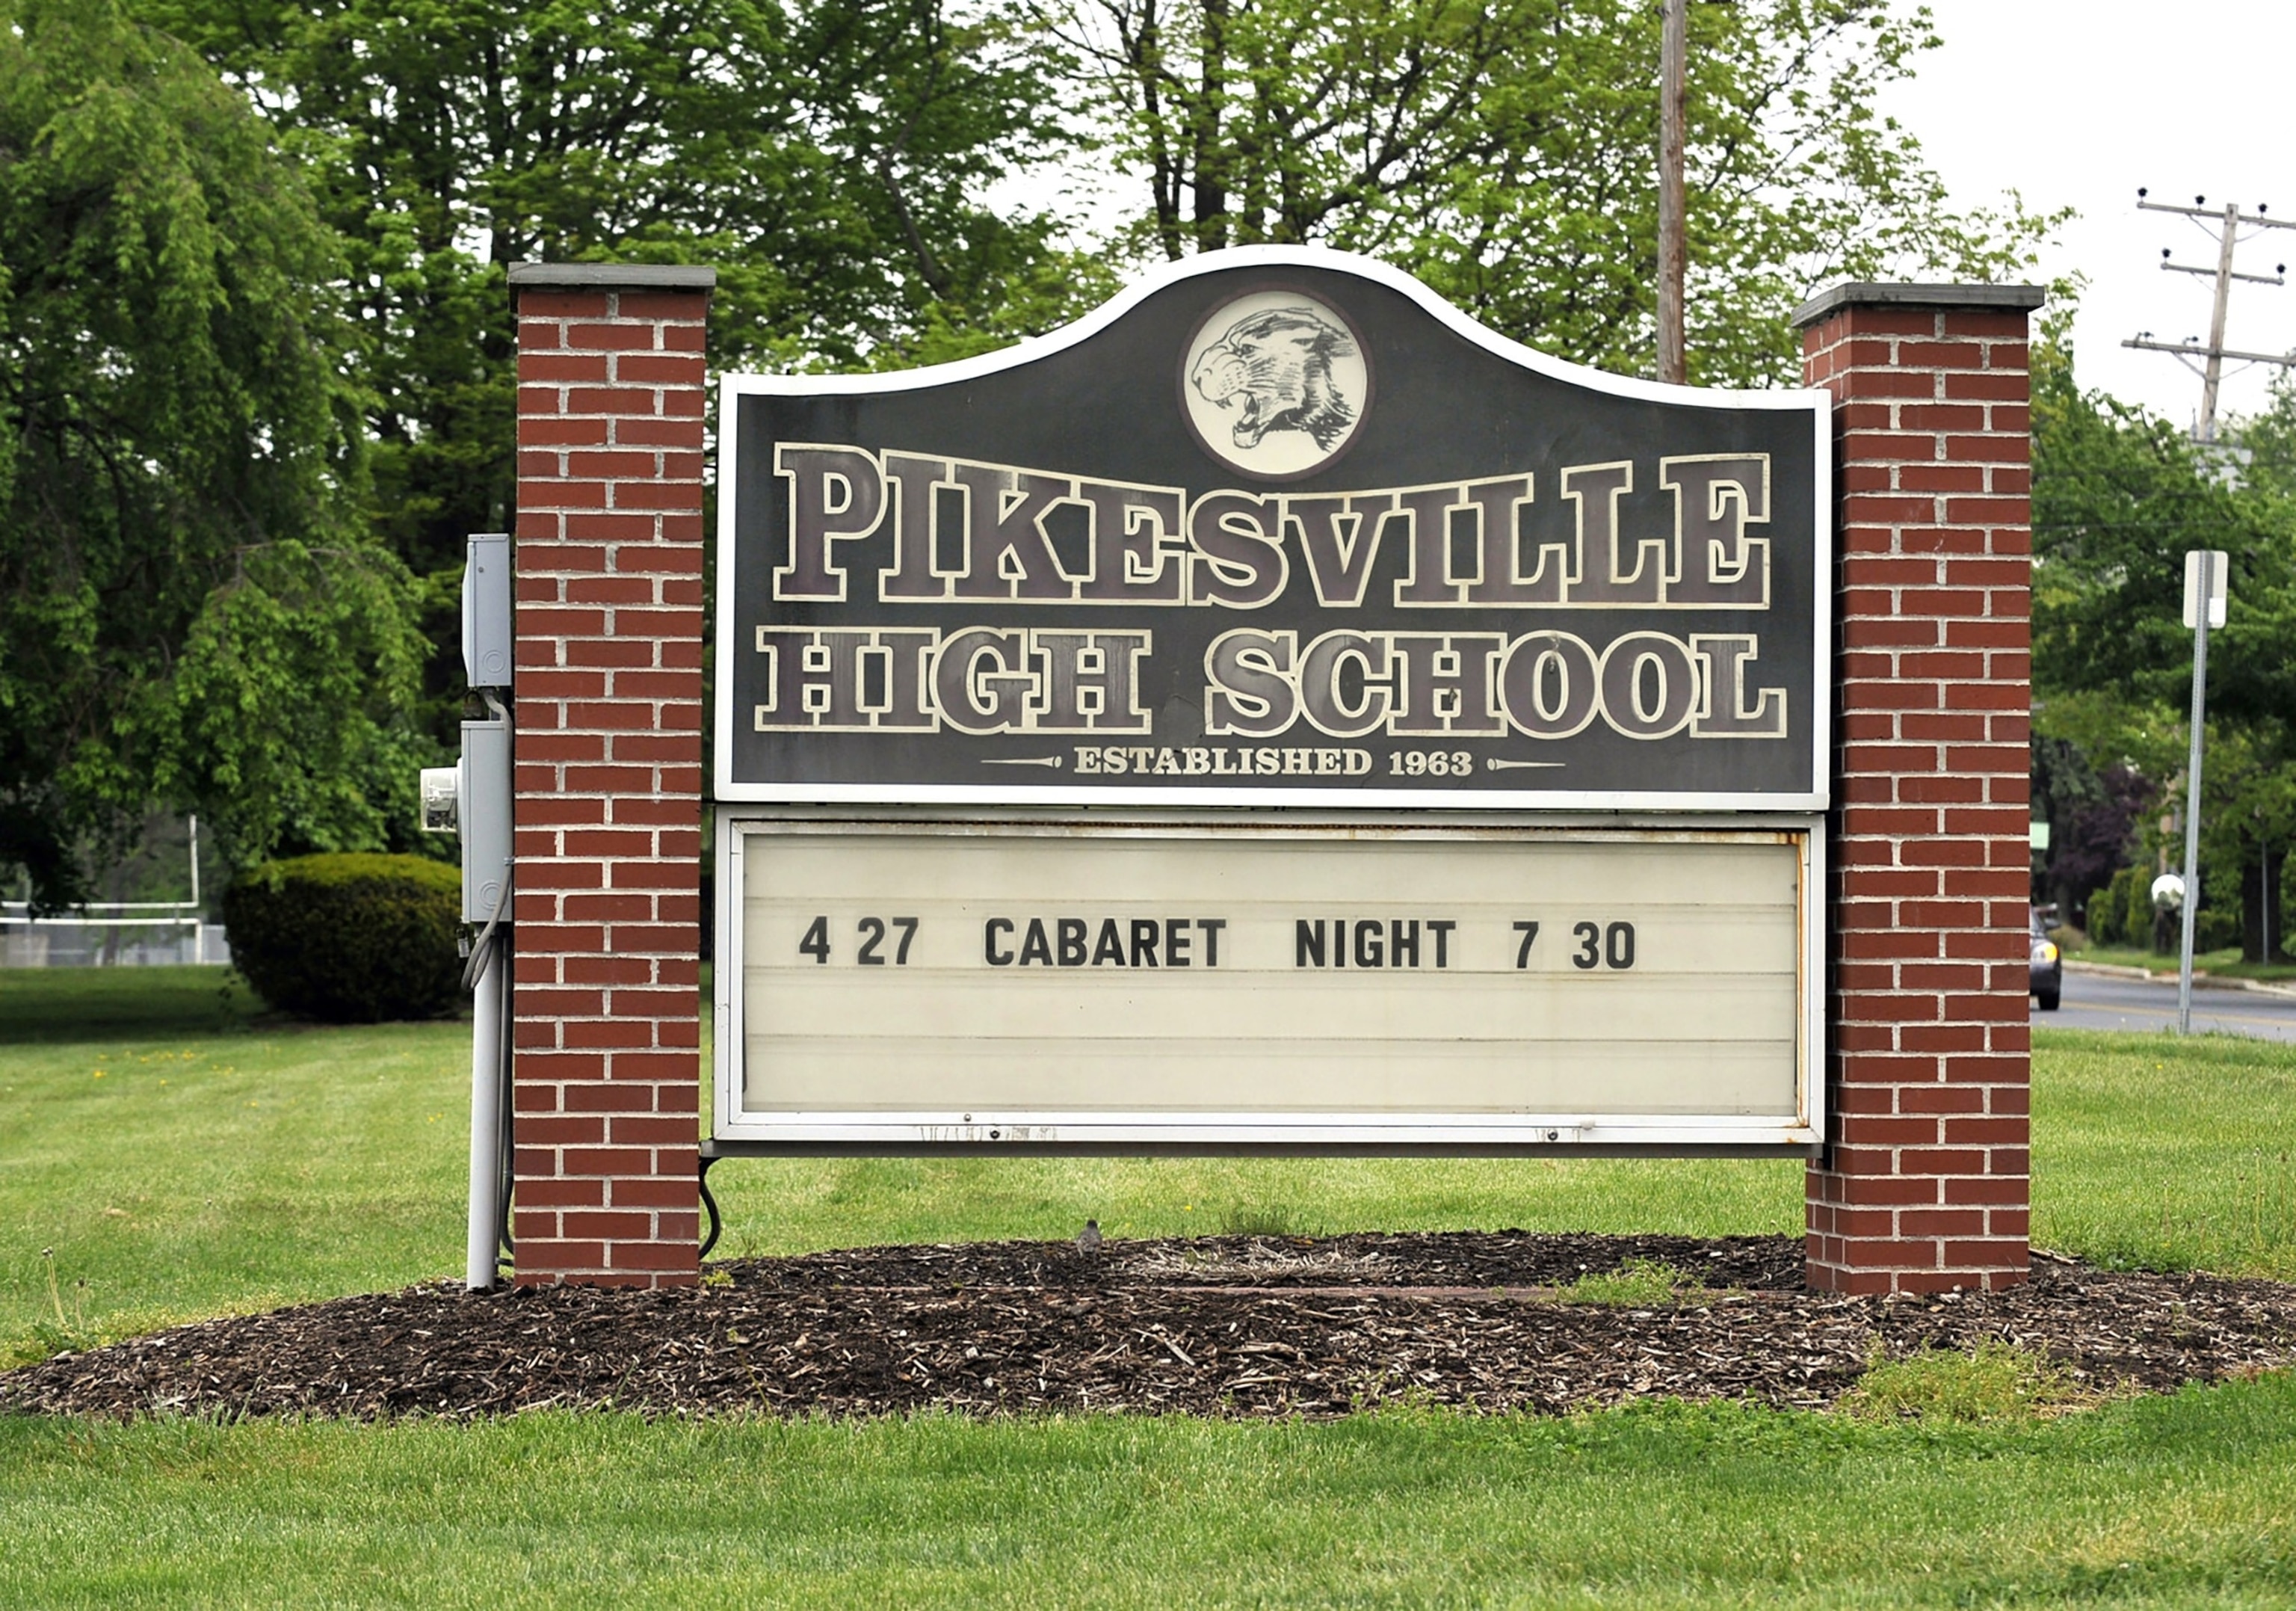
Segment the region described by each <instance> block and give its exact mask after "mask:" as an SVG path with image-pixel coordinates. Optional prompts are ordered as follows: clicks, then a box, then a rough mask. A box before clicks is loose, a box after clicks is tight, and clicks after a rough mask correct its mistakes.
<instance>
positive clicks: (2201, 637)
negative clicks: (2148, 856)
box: [2177, 549, 2217, 1035]
mask: <svg viewBox="0 0 2296 1611" xmlns="http://www.w3.org/2000/svg"><path fill="white" fill-rule="evenodd" d="M2216 557H2217V556H2216V555H2215V554H2214V553H2212V552H2210V550H2207V549H2202V550H2201V551H2200V552H2199V553H2198V554H2196V555H2194V558H2195V559H2197V560H2199V562H2200V566H2199V570H2200V586H2199V606H2200V607H2199V608H2198V609H2197V610H2195V611H2194V613H2193V744H2192V755H2191V758H2190V760H2188V761H2187V762H2186V764H2185V909H2184V931H2185V932H2184V940H2183V943H2182V944H2181V946H2180V947H2179V948H2178V955H2177V1033H2178V1034H2180V1035H2189V1034H2191V1033H2192V1032H2193V920H2194V917H2195V916H2197V915H2198V913H2199V911H2200V906H2201V732H2202V725H2203V722H2204V719H2205V718H2206V716H2207V706H2208V683H2209V612H2210V604H2211V601H2212V600H2213V599H2214V597H2215V596H2216V589H2215V588H2213V587H2212V586H2211V585H2210V584H2211V581H2212V579H2213V578H2212V576H2211V574H2210V571H2211V565H2212V563H2213V562H2214V560H2215V559H2216ZM2187 591H2191V589H2187Z"/></svg>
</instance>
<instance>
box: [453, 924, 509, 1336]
mask: <svg viewBox="0 0 2296 1611" xmlns="http://www.w3.org/2000/svg"><path fill="white" fill-rule="evenodd" d="M504 949H505V948H504V946H502V945H500V944H498V943H494V942H491V941H490V942H489V945H488V956H487V958H486V959H485V961H484V962H483V963H482V964H481V966H482V967H483V969H484V971H483V972H482V973H480V974H479V979H478V987H477V989H476V990H475V991H474V992H473V994H472V999H471V1218H470V1227H471V1229H470V1239H469V1243H468V1245H467V1246H466V1248H465V1250H464V1253H465V1256H464V1269H463V1278H464V1280H465V1282H466V1283H467V1284H468V1286H470V1288H471V1291H472V1292H490V1291H492V1290H493V1289H494V1285H495V1270H496V1263H495V1257H496V1249H497V1248H498V1247H499V1246H500V1245H501V1244H502V1087H503V1081H502V1027H503V977H504V974H506V973H507V972H508V971H509V967H510V959H509V958H507V957H505V956H504V954H503V953H504Z"/></svg>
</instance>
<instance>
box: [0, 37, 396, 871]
mask: <svg viewBox="0 0 2296 1611" xmlns="http://www.w3.org/2000/svg"><path fill="white" fill-rule="evenodd" d="M339 273H340V266H339V263H338V261H337V259H336V257H335V255H334V242H333V239H332V235H331V234H329V232H328V231H327V230H326V228H325V227H324V225H323V224H322V223H321V222H320V220H319V219H318V218H317V215H316V210H315V209H314V207H313V205H312V202H311V200H310V198H309V196H308V195H307V193H306V192H305V190H304V189H303V187H302V185H301V184H300V182H299V179H298V177H296V175H295V173H294V171H293V169H292V168H291V166H289V165H288V164H286V163H284V162H283V161H282V160H281V159H280V157H279V155H278V153H277V152H275V149H274V148H273V145H272V143H271V140H270V137H269V133H268V131H267V130H266V127H264V125H263V123H262V122H261V121H260V120H259V119H258V118H256V117H255V116H254V115H253V114H252V113H251V112H250V110H249V108H248V107H247V106H246V104H245V103H244V102H243V101H242V99H241V98H240V97H239V96H238V95H235V94H234V93H233V92H232V91H231V90H230V89H229V88H228V87H227V86H225V85H224V84H222V83H221V82H219V81H218V80H217V77H216V75H215V74H214V73H213V72H212V71H211V70H209V69H208V68H207V67H206V66H205V65H204V64H202V63H201V62H200V61H199V59H198V58H197V57H196V56H195V55H193V53H190V52H189V51H187V50H186V49H184V47H182V46H181V45H177V44H176V43H175V42H173V41H171V40H169V39H168V38H166V37H162V36H160V35H157V34H155V33H153V32H152V31H150V30H149V29H144V28H143V27H140V26H138V25H136V24H135V23H133V22H131V21H127V19H126V18H125V17H124V16H123V15H122V14H121V12H119V9H118V7H117V5H116V4H113V3H112V0H29V3H20V0H0V865H7V864H12V865H14V866H16V867H22V868H25V869H27V870H29V872H30V874H31V875H32V878H33V883H34V891H35V896H36V899H37V900H39V901H41V902H42V903H43V904H48V905H53V904H57V903H61V902H64V901H68V900H73V899H75V898H77V897H78V895H79V893H80V892H81V889H82V887H83V885H82V875H83V871H84V867H85V853H86V851H88V850H89V849H90V847H91V846H93V845H96V844H99V843H100V842H102V841H103V840H104V839H105V838H106V837H107V836H116V835H119V834H124V833H125V832H126V831H127V827H128V826H129V825H130V824H131V823H132V822H133V821H134V820H135V818H138V817H139V816H140V814H141V813H142V812H143V810H144V809H145V808H146V806H147V805H148V804H149V803H150V802H152V801H153V800H154V799H162V800H167V801H173V802H175V803H176V804H178V805H181V806H186V807H190V808H192V809H196V810H200V811H201V813H202V815H205V816H207V817H209V818H210V820H211V821H213V822H214V823H215V824H216V826H217V827H218V828H219V829H221V830H222V834H223V837H224V842H225V847H226V849H227V850H228V851H230V852H231V853H232V854H233V855H234V857H236V858H238V859H242V860H244V859H253V858H255V857H257V856H259V855H261V854H263V853H264V852H265V851H267V850H269V849H270V848H271V847H272V846H273V845H275V844H278V843H282V842H291V843H296V844H299V845H301V846H319V847H324V846H328V845H331V844H333V843H339V842H373V841H374V840H375V839H376V838H378V837H380V836H381V834H382V832H383V822H382V818H383V813H384V810H385V806H384V805H383V804H381V803H379V802H378V796H377V793H376V792H375V791H373V790H363V789H360V788H358V787H357V786H356V782H357V781H365V777H366V775H368V774H376V773H389V775H390V776H392V777H397V776H398V772H400V771H404V770H405V768H404V767H402V766H401V764H400V763H401V761H402V760H405V759H406V756H407V755H408V754H410V753H411V751H410V750H409V748H408V745H409V743H410V741H409V739H408V737H407V736H406V733H405V732H404V731H403V730H402V729H400V728H398V727H396V726H395V725H394V720H393V716H392V711H393V709H394V707H395V706H396V705H397V704H398V703H400V702H401V701H403V699H404V697H405V695H406V694H407V692H408V690H409V687H410V678H411V676H412V674H413V672H414V669H415V667H416V665H417V664H418V663H419V662H418V660H417V655H418V653H419V639H417V638H416V637H414V634H413V630H412V627H411V597H410V583H409V579H408V578H407V577H406V573H405V571H404V570H403V568H401V567H400V566H399V565H398V564H397V563H396V562H395V561H393V560H392V559H391V558H390V556H389V555H387V554H384V553H382V552H381V551H379V550H377V549H375V548H373V547H372V546H371V545H368V544H366V543H365V542H364V541H363V540H362V539H361V538H360V537H359V536H358V534H357V498H358V497H359V496H360V494H361V489H362V486H363V476H364V464H363V459H362V433H361V432H360V430H359V422H358V410H357V398H356V396H355V395H354V393H353V392H352V390H351V389H350V386H349V385H348V382H347V381H346V379H345V372H346V366H347V358H346V343H347V339H348V327H347V326H346V325H345V323H344V321H343V319H342V317H341V315H340V309H339V308H338V306H337V304H336V301H335V300H334V292H332V290H331V288H330V282H331V281H332V280H333V279H335V277H336V276H337V275H338V274H339ZM408 764H410V765H411V764H412V763H411V762H409V763H408ZM409 783H410V784H411V779H410V780H409ZM397 793H399V794H400V795H402V796H406V797H408V801H409V803H410V804H411V787H410V786H408V785H400V786H398V789H397ZM381 799H382V800H385V801H387V799H388V793H384V794H382V795H381Z"/></svg>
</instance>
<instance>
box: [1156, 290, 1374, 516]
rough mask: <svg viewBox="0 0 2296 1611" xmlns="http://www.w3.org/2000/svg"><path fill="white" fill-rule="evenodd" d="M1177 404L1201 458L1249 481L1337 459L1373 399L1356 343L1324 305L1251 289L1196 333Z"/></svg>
mask: <svg viewBox="0 0 2296 1611" xmlns="http://www.w3.org/2000/svg"><path fill="white" fill-rule="evenodd" d="M1180 399H1181V407H1182V410H1183V411H1184V412H1185V414H1186V415H1187V416H1188V424H1189V426H1190V428H1191V429H1193V431H1194V432H1195V433H1196V440H1198V441H1200V442H1201V443H1202V444H1203V446H1204V450H1205V451H1206V452H1208V453H1210V455H1211V456H1213V457H1214V458H1216V459H1218V460H1219V461H1220V462H1221V463H1223V464H1228V465H1231V466H1233V467H1234V468H1235V469H1238V470H1241V471H1242V472H1243V473H1245V474H1247V475H1251V476H1258V477H1259V478H1261V479H1263V480H1269V481H1292V480H1296V479H1297V478H1298V477H1300V476H1303V475H1310V474H1313V473H1315V472H1316V471H1318V470H1320V469H1322V468H1323V467H1324V465H1326V464H1330V463H1331V462H1332V461H1333V459H1335V458H1337V457H1339V456H1340V455H1341V453H1343V452H1345V451H1346V449H1347V446H1348V443H1349V441H1350V440H1353V439H1354V437H1355V433H1356V432H1357V429H1358V428H1359V427H1360V426H1361V425H1362V423H1363V416H1364V410H1365V407H1366V406H1367V405H1368V404H1369V403H1370V401H1371V366H1370V364H1369V362H1368V361H1367V360H1366V359H1365V357H1364V349H1363V342H1362V341H1361V340H1360V339H1359V338H1358V337H1357V334H1356V333H1355V331H1354V329H1353V327H1352V326H1351V325H1349V323H1348V321H1347V319H1346V318H1345V317H1344V316H1342V315H1341V314H1340V313H1339V312H1338V311H1337V310H1336V309H1334V308H1333V307H1332V306H1331V305H1330V304H1329V303H1327V302H1324V301H1323V300H1320V299H1318V298H1316V297H1311V296H1308V295H1307V294H1306V293H1304V292H1297V291H1255V292H1249V293H1247V294H1246V295H1243V296H1240V297H1237V298H1236V299H1235V300H1233V301H1230V302H1225V303H1222V304H1221V305H1220V306H1219V307H1218V308H1215V309H1213V310H1212V313H1211V315H1210V317H1208V318H1206V319H1205V320H1204V322H1203V323H1202V324H1201V325H1198V326H1197V327H1196V333H1195V335H1194V336H1193V338H1192V339H1191V340H1190V341H1189V342H1188V347H1187V353H1186V356H1185V358H1184V360H1183V364H1182V368H1181V371H1180Z"/></svg>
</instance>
